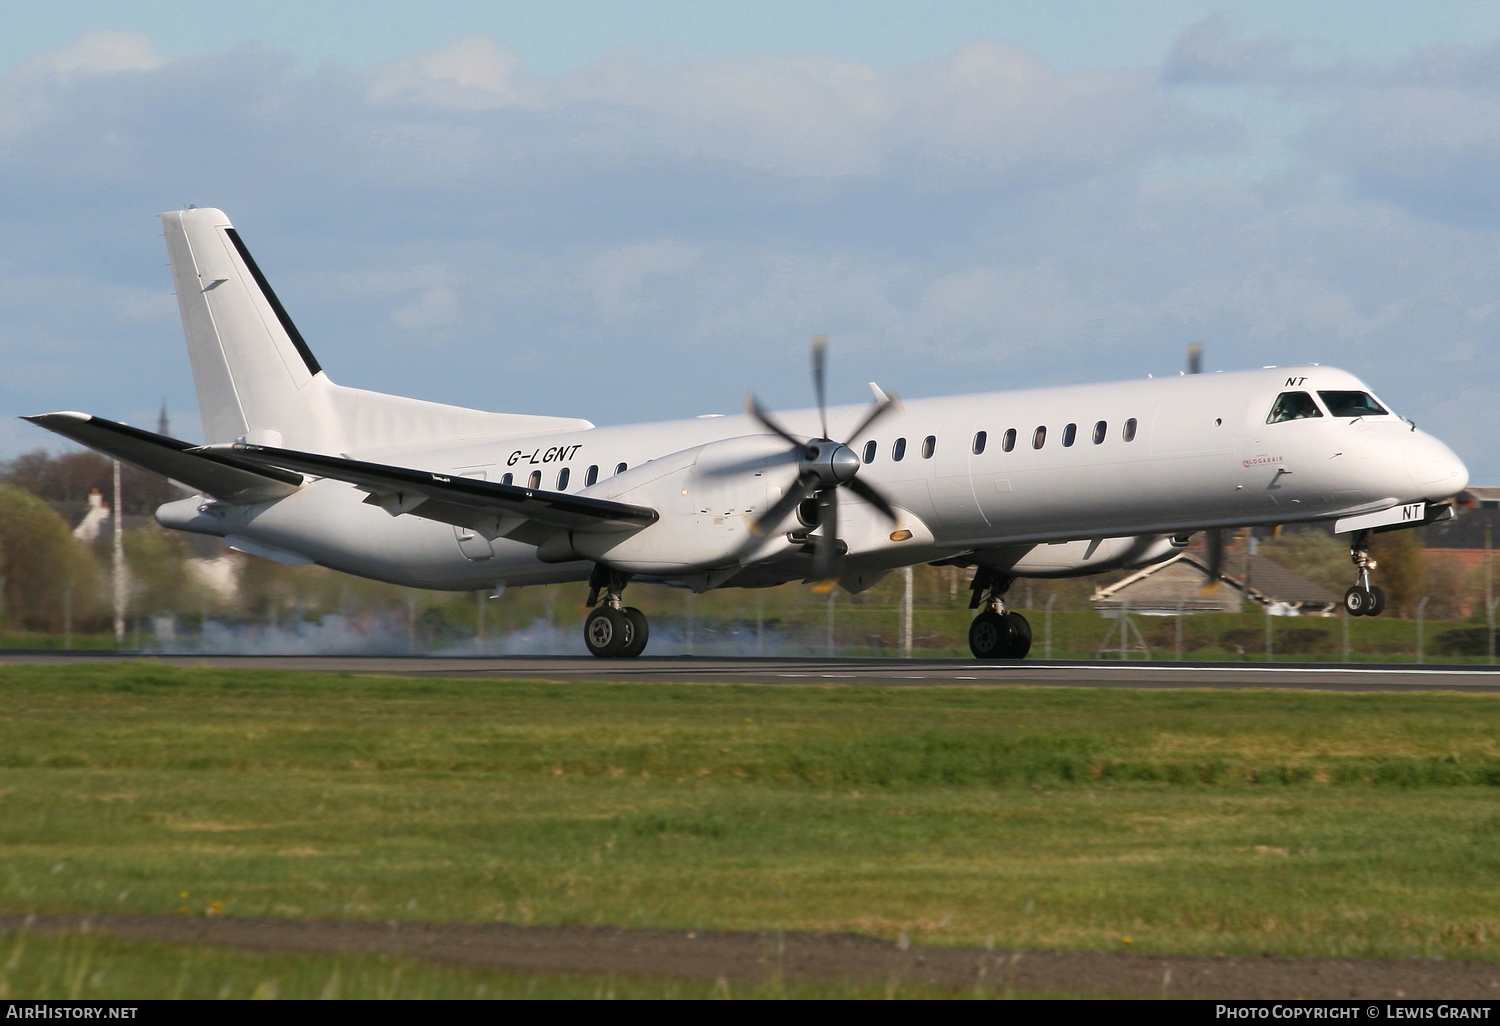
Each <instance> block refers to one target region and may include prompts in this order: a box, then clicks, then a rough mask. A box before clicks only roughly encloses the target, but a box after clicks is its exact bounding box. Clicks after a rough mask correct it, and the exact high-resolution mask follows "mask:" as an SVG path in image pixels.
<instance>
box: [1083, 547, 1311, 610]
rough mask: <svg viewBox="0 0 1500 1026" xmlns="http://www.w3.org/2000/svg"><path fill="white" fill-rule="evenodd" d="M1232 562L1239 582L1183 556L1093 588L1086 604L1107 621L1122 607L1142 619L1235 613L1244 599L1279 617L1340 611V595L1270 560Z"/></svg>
mask: <svg viewBox="0 0 1500 1026" xmlns="http://www.w3.org/2000/svg"><path fill="white" fill-rule="evenodd" d="M1234 562H1235V563H1236V564H1238V565H1239V566H1240V567H1241V568H1242V569H1243V570H1244V577H1243V579H1241V578H1240V577H1231V576H1229V575H1227V574H1225V575H1221V576H1219V577H1218V578H1217V579H1215V578H1214V576H1213V574H1211V573H1210V572H1209V569H1208V566H1207V564H1206V563H1204V562H1203V561H1202V557H1201V556H1199V555H1197V554H1194V555H1188V554H1187V553H1184V554H1182V555H1180V556H1177V557H1176V558H1174V559H1169V560H1167V561H1166V562H1165V563H1157V564H1156V565H1155V566H1148V567H1146V568H1145V569H1144V570H1139V571H1137V572H1136V573H1133V574H1131V575H1130V576H1129V577H1127V578H1125V579H1124V580H1122V581H1117V582H1115V583H1114V584H1111V585H1108V586H1106V587H1101V588H1098V589H1095V591H1094V594H1093V597H1092V599H1091V601H1092V603H1093V606H1094V608H1095V609H1096V610H1099V612H1101V613H1103V614H1104V615H1106V616H1108V615H1110V614H1111V613H1113V612H1115V611H1117V610H1119V609H1120V608H1121V607H1122V606H1125V605H1126V604H1127V603H1128V604H1129V609H1130V612H1132V613H1140V614H1144V615H1146V616H1172V615H1176V614H1178V613H1238V612H1241V611H1242V610H1243V609H1244V603H1245V601H1246V600H1249V601H1250V602H1252V603H1255V604H1256V605H1259V606H1262V607H1266V608H1267V609H1268V611H1269V612H1271V613H1273V614H1276V615H1283V616H1287V615H1289V616H1298V615H1303V616H1330V615H1332V614H1333V613H1334V612H1336V611H1337V610H1338V608H1339V603H1340V601H1341V600H1340V596H1338V595H1335V594H1334V593H1333V592H1331V591H1329V590H1328V589H1327V588H1325V587H1323V586H1322V585H1321V584H1317V583H1315V582H1313V581H1309V580H1308V579H1307V578H1306V577H1303V576H1302V575H1301V574H1299V573H1296V572H1295V571H1292V570H1288V569H1287V568H1286V567H1284V566H1282V565H1281V564H1280V563H1278V562H1276V561H1275V560H1273V559H1268V558H1267V557H1265V556H1261V555H1252V556H1242V557H1238V558H1236V559H1235V560H1234ZM1252 608H1254V607H1253V606H1252Z"/></svg>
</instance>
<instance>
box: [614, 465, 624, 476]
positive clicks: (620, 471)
mask: <svg viewBox="0 0 1500 1026" xmlns="http://www.w3.org/2000/svg"><path fill="white" fill-rule="evenodd" d="M615 473H616V474H623V473H625V464H623V463H620V464H617V465H616V466H615Z"/></svg>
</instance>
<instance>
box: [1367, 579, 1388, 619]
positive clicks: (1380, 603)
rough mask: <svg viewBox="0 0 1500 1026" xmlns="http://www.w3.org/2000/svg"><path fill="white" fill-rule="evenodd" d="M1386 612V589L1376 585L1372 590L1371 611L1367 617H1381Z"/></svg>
mask: <svg viewBox="0 0 1500 1026" xmlns="http://www.w3.org/2000/svg"><path fill="white" fill-rule="evenodd" d="M1383 612H1385V589H1384V588H1382V587H1381V586H1380V585H1378V584H1377V585H1375V586H1374V587H1372V588H1371V589H1370V611H1369V612H1368V613H1366V614H1365V615H1366V616H1379V615H1380V614H1381V613H1383Z"/></svg>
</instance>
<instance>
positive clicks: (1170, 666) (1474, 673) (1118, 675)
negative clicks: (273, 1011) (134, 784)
mask: <svg viewBox="0 0 1500 1026" xmlns="http://www.w3.org/2000/svg"><path fill="white" fill-rule="evenodd" d="M136 660H148V661H152V662H157V663H163V664H166V665H171V666H217V667H225V668H229V667H234V668H240V669H275V670H309V671H314V672H319V673H353V674H366V675H369V674H373V675H386V676H399V677H436V678H446V679H481V680H482V679H489V680H559V681H568V680H594V681H678V682H695V683H718V684H731V683H741V684H823V685H839V684H859V685H886V686H921V685H929V686H930V685H967V686H1002V687H1003V686H1007V685H1008V686H1011V687H1017V686H1030V687H1115V688H1288V689H1299V690H1319V691H1327V690H1335V691H1433V690H1463V691H1500V666H1462V665H1458V666H1455V665H1431V664H1429V665H1410V664H1373V663H1358V664H1353V665H1347V664H1330V663H1270V664H1268V663H1256V662H1242V663H1194V662H1123V663H1122V662H1112V661H1107V660H1086V661H1085V660H1080V661H1066V660H1045V659H1042V660H1032V659H1028V660H1025V661H1023V662H1018V663H1003V664H998V665H997V664H986V663H977V662H973V661H971V660H966V659H786V658H764V659H760V658H719V657H695V656H665V657H657V658H650V657H642V658H639V659H611V660H604V659H593V658H590V657H588V656H400V655H397V656H363V655H317V656H309V655H196V654H186V655H163V654H156V653H148V654H121V653H116V652H56V651H53V652H28V651H6V652H0V664H6V663H9V664H16V665H22V664H24V665H32V666H61V665H69V664H74V665H77V664H97V663H101V662H120V661H136Z"/></svg>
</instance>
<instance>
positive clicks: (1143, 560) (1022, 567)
mask: <svg viewBox="0 0 1500 1026" xmlns="http://www.w3.org/2000/svg"><path fill="white" fill-rule="evenodd" d="M1186 547H1187V539H1186V538H1185V537H1184V538H1182V539H1181V540H1180V541H1179V540H1178V538H1177V537H1174V536H1172V535H1165V534H1142V535H1136V536H1133V537H1129V538H1092V539H1082V540H1079V541H1067V542H1053V543H1051V544H1045V545H1000V546H996V547H995V548H992V549H981V550H979V551H978V552H975V553H974V556H973V558H974V561H975V562H976V563H978V564H979V565H980V566H982V567H985V568H987V569H989V570H995V571H998V572H1000V573H1003V574H1009V575H1010V576H1012V577H1084V576H1087V575H1088V574H1099V573H1104V572H1105V571H1106V570H1121V569H1125V570H1133V569H1135V568H1137V567H1143V566H1150V565H1151V564H1152V563H1160V562H1162V561H1163V560H1167V559H1171V558H1172V557H1173V556H1175V555H1177V553H1179V552H1181V551H1182V550H1183V549H1184V548H1186Z"/></svg>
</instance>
